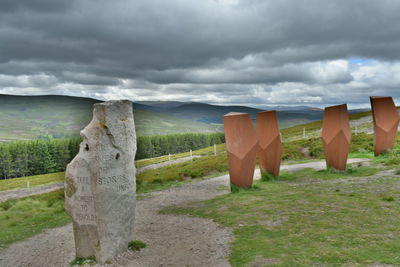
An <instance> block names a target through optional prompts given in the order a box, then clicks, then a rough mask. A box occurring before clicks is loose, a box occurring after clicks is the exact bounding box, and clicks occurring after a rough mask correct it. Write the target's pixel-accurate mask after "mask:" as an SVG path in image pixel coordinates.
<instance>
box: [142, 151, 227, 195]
mask: <svg viewBox="0 0 400 267" xmlns="http://www.w3.org/2000/svg"><path fill="white" fill-rule="evenodd" d="M227 170H228V161H227V157H226V154H220V155H217V156H204V157H201V158H194V159H193V160H192V161H186V162H183V163H178V164H174V165H169V166H165V167H161V168H158V169H153V170H148V171H145V172H142V173H140V174H139V175H137V177H136V182H137V191H138V192H149V191H157V190H162V189H165V188H168V187H171V186H178V185H181V184H184V183H187V182H190V181H192V179H198V178H206V177H213V176H218V175H220V174H222V173H225V172H227Z"/></svg>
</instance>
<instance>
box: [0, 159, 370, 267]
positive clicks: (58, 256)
mask: <svg viewBox="0 0 400 267" xmlns="http://www.w3.org/2000/svg"><path fill="white" fill-rule="evenodd" d="M362 160H363V161H365V159H362ZM359 161H360V159H358V161H357V160H356V159H353V160H352V162H359ZM299 165H301V167H302V168H307V167H310V168H316V169H321V168H324V166H325V165H324V162H310V163H304V164H297V165H290V166H282V167H283V169H285V168H286V169H288V170H289V171H291V170H294V169H295V168H296V166H297V167H299ZM255 178H259V172H258V171H256V172H255ZM228 185H229V176H228V175H223V176H220V177H217V178H212V179H208V180H203V181H199V182H194V183H191V184H186V185H184V186H181V187H176V188H171V189H168V190H164V191H159V192H153V193H149V194H145V195H142V199H141V200H138V202H137V207H136V225H135V233H136V239H139V240H142V241H144V242H145V243H146V244H147V246H148V247H147V248H145V249H143V250H141V251H140V252H125V253H123V254H122V255H120V256H119V257H117V258H116V259H115V260H114V261H113V264H112V266H140V267H147V266H148V267H150V266H151V267H152V266H207V267H209V266H213V267H214V266H215V267H219V266H221V267H223V266H230V265H229V263H228V260H227V258H228V256H229V243H230V241H231V240H232V236H233V235H232V233H231V230H230V229H228V228H223V227H220V226H219V225H218V224H216V223H215V222H213V221H212V220H209V219H202V218H192V217H188V216H176V215H162V214H159V210H161V209H163V208H164V207H169V206H182V205H185V204H188V203H191V202H193V201H200V200H206V199H211V198H214V197H216V196H218V195H221V194H226V193H227V192H229V191H228V189H229V187H228ZM224 188H225V189H224ZM73 258H74V241H73V233H72V226H71V224H68V225H66V226H63V227H59V228H55V229H50V230H46V231H45V232H44V233H41V234H38V235H36V236H34V237H32V238H29V239H26V240H24V241H20V242H17V243H14V244H12V245H11V246H10V247H8V248H5V249H2V250H0V266H4V267H8V266H10V267H15V266H21V267H22V266H38V267H39V266H40V267H44V266H51V267H53V266H69V265H68V262H70V261H71V260H72V259H73ZM97 266H99V265H97ZM108 266H110V265H108Z"/></svg>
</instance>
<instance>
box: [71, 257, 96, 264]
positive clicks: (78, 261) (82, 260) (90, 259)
mask: <svg viewBox="0 0 400 267" xmlns="http://www.w3.org/2000/svg"><path fill="white" fill-rule="evenodd" d="M95 263H96V258H95V257H94V256H90V257H87V258H82V257H76V258H75V259H73V260H72V261H71V262H70V263H69V265H71V266H74V265H79V266H81V265H84V264H85V265H86V264H89V265H94V264H95Z"/></svg>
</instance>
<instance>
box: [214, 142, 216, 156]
mask: <svg viewBox="0 0 400 267" xmlns="http://www.w3.org/2000/svg"><path fill="white" fill-rule="evenodd" d="M216 155H217V145H216V144H214V156H216Z"/></svg>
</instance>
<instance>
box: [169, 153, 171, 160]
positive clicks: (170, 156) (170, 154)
mask: <svg viewBox="0 0 400 267" xmlns="http://www.w3.org/2000/svg"><path fill="white" fill-rule="evenodd" d="M168 161H171V153H169V154H168Z"/></svg>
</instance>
